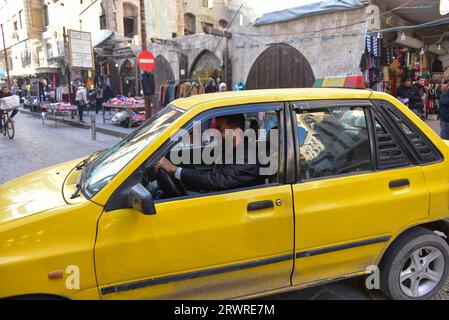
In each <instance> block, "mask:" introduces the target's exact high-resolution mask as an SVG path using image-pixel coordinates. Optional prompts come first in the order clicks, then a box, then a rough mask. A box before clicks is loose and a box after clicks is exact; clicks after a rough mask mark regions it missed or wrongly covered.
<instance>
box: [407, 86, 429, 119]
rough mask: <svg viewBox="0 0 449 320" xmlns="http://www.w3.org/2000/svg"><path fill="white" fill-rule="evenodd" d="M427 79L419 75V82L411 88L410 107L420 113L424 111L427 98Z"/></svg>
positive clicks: (417, 113)
mask: <svg viewBox="0 0 449 320" xmlns="http://www.w3.org/2000/svg"><path fill="white" fill-rule="evenodd" d="M425 84H426V79H425V78H423V77H418V79H417V82H416V83H415V84H414V85H413V86H412V88H411V90H410V102H409V108H410V109H411V110H412V111H413V112H414V113H415V114H416V115H420V114H421V113H422V112H423V111H424V100H425V98H426V88H425V87H424V86H425Z"/></svg>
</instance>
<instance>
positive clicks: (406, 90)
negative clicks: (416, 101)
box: [396, 79, 412, 105]
mask: <svg viewBox="0 0 449 320" xmlns="http://www.w3.org/2000/svg"><path fill="white" fill-rule="evenodd" d="M411 91H412V81H411V80H410V79H405V81H404V82H403V83H402V85H401V86H400V87H399V88H398V90H396V98H398V99H401V100H402V101H403V102H404V104H406V105H407V104H408V102H409V101H410V92H411Z"/></svg>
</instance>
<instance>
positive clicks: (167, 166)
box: [154, 157, 178, 174]
mask: <svg viewBox="0 0 449 320" xmlns="http://www.w3.org/2000/svg"><path fill="white" fill-rule="evenodd" d="M154 168H155V169H156V171H159V170H160V169H164V170H165V171H166V172H167V173H169V174H175V173H176V170H178V167H177V166H175V165H174V164H173V163H171V162H170V160H168V159H167V158H165V157H164V158H162V159H161V160H159V162H158V163H156V165H155V166H154Z"/></svg>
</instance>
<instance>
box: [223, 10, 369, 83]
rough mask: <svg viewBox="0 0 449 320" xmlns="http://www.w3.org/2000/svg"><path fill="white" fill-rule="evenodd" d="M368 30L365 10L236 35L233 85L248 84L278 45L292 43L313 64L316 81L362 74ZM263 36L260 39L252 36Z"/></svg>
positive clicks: (287, 23)
mask: <svg viewBox="0 0 449 320" xmlns="http://www.w3.org/2000/svg"><path fill="white" fill-rule="evenodd" d="M365 30H366V22H365V9H364V8H362V9H355V10H349V11H343V12H337V13H328V14H322V15H317V16H311V17H306V18H303V19H298V20H294V21H290V22H284V23H277V24H272V25H266V26H260V27H254V26H252V25H250V26H248V27H247V28H246V29H240V30H237V31H235V32H233V37H232V41H231V44H232V47H231V49H230V54H231V56H232V65H233V82H234V83H236V82H238V81H243V82H244V83H245V82H246V79H247V77H248V74H249V71H250V69H251V67H252V65H253V63H254V62H255V61H256V59H257V58H258V57H259V55H260V54H262V53H263V52H264V51H265V50H266V49H268V48H269V47H270V45H272V44H274V43H282V42H283V43H288V44H290V45H291V46H293V47H294V48H296V49H297V50H298V51H300V52H301V53H302V54H303V55H304V56H305V58H306V59H307V60H308V61H309V63H310V65H311V67H312V69H313V72H314V75H315V78H319V77H324V76H333V75H346V74H360V70H359V64H360V59H361V56H362V54H363V52H364V32H365ZM250 35H259V36H250ZM274 35H276V36H274Z"/></svg>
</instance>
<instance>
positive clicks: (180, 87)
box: [159, 81, 205, 108]
mask: <svg viewBox="0 0 449 320" xmlns="http://www.w3.org/2000/svg"><path fill="white" fill-rule="evenodd" d="M160 92H161V95H160V97H159V99H160V100H159V101H160V102H161V107H162V108H164V107H166V106H167V105H168V104H169V103H171V102H172V101H173V100H176V99H179V98H184V97H187V95H188V94H189V92H190V95H191V96H194V95H198V94H204V93H205V90H204V86H203V85H202V84H201V83H198V82H188V81H187V82H184V81H183V82H179V81H175V82H173V83H169V82H166V83H164V84H163V85H162V86H161V90H160Z"/></svg>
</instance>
